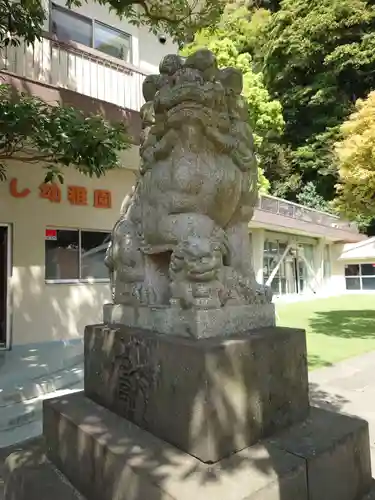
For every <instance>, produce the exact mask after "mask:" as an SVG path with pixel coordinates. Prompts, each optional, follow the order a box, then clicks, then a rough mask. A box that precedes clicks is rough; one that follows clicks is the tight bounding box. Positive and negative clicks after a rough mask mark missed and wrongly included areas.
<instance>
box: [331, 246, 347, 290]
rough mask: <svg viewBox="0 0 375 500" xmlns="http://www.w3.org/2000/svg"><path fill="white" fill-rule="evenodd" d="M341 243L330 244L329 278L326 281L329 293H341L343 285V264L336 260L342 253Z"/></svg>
mask: <svg viewBox="0 0 375 500" xmlns="http://www.w3.org/2000/svg"><path fill="white" fill-rule="evenodd" d="M342 249H343V245H342V244H341V243H336V244H333V245H331V279H330V280H329V281H328V282H327V283H326V290H327V292H329V293H337V294H339V293H343V292H345V290H346V286H345V264H344V263H343V262H342V261H340V260H338V259H339V257H340V255H341V253H342Z"/></svg>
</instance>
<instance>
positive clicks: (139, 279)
mask: <svg viewBox="0 0 375 500" xmlns="http://www.w3.org/2000/svg"><path fill="white" fill-rule="evenodd" d="M241 92H242V74H241V72H240V71H238V70H236V69H234V68H225V69H218V67H217V62H216V58H215V56H214V55H213V54H212V53H211V52H210V51H208V50H200V51H198V52H196V53H194V54H192V55H191V56H189V57H187V58H186V59H183V58H181V57H179V56H177V55H168V56H166V57H165V58H164V59H163V60H162V62H161V64H160V74H159V75H151V76H148V77H147V78H146V79H145V81H144V84H143V95H144V98H145V101H146V103H145V104H144V105H143V107H142V109H141V118H142V124H143V131H142V140H141V148H140V154H141V159H142V162H141V169H140V176H139V179H138V182H137V184H136V186H135V188H134V190H133V193H132V195H131V196H130V198H129V200H128V202H127V206H126V207H124V208H123V211H122V214H121V216H120V218H119V220H118V221H117V222H116V224H115V226H114V229H113V233H112V241H111V244H110V246H109V249H108V252H107V256H106V264H107V266H108V267H109V269H110V271H111V276H112V291H113V301H114V303H115V304H128V305H146V306H147V305H149V306H155V305H171V306H174V307H181V308H183V309H189V308H194V307H195V308H203V309H211V308H221V307H224V306H226V305H246V304H265V303H268V302H270V300H271V297H270V294H269V293H268V292H267V291H265V290H264V289H261V287H260V286H259V285H258V284H257V283H256V280H255V276H254V271H253V267H252V259H251V247H250V238H249V234H248V222H249V221H250V219H251V218H252V216H253V211H254V205H255V203H256V199H257V166H256V161H255V156H254V148H253V138H252V132H251V129H250V126H249V124H248V121H249V117H248V107H247V103H246V101H245V100H244V98H243V97H242V96H241Z"/></svg>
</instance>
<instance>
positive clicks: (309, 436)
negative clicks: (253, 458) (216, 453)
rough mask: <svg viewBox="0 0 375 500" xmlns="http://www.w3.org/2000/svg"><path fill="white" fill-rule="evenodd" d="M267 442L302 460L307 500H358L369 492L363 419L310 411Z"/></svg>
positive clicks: (365, 426) (366, 435)
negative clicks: (305, 417) (301, 420)
mask: <svg viewBox="0 0 375 500" xmlns="http://www.w3.org/2000/svg"><path fill="white" fill-rule="evenodd" d="M269 442H270V443H271V444H272V445H273V446H275V447H277V448H279V449H281V450H284V451H287V452H289V453H292V454H293V455H295V456H298V457H301V458H303V459H304V460H305V461H306V470H307V478H308V489H309V497H308V498H309V500H360V499H362V498H363V497H364V496H365V495H366V494H368V492H369V490H370V489H371V485H372V479H371V460H370V441H369V431H368V423H367V422H366V421H365V420H362V419H360V418H357V417H353V416H348V415H343V414H339V413H333V412H331V411H328V410H322V409H318V408H311V412H310V416H309V418H308V419H307V420H306V421H304V422H303V423H301V424H298V425H295V426H293V427H291V428H290V429H288V430H286V431H283V432H282V433H280V434H279V435H278V436H277V437H274V438H272V439H270V440H269ZM365 498H367V497H365ZM369 498H372V497H371V496H369Z"/></svg>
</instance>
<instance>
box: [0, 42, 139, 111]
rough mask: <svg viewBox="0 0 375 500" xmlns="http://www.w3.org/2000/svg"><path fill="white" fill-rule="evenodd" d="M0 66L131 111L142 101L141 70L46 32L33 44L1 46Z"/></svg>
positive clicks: (1, 68) (5, 69) (17, 73)
mask: <svg viewBox="0 0 375 500" xmlns="http://www.w3.org/2000/svg"><path fill="white" fill-rule="evenodd" d="M0 70H3V71H8V72H11V73H15V74H16V75H17V76H20V77H23V78H28V79H30V80H34V81H38V82H41V83H47V84H50V85H54V86H56V87H60V88H66V89H70V90H73V91H76V92H78V93H80V94H84V95H86V96H89V97H94V98H97V99H101V100H103V101H106V102H110V103H113V104H117V105H118V106H121V107H124V108H128V109H131V110H135V111H139V110H140V108H141V106H142V104H143V103H144V100H143V96H142V83H143V80H144V79H145V76H146V75H145V74H143V73H141V72H140V71H139V70H137V69H136V68H134V67H133V66H130V65H128V64H126V63H124V62H123V61H121V60H117V59H115V58H113V57H110V56H107V55H105V54H103V55H101V53H100V52H98V51H96V50H94V49H91V48H89V47H85V46H83V45H80V44H77V43H64V42H60V41H57V40H55V39H53V38H52V37H50V36H49V35H46V36H44V37H43V38H42V39H41V41H40V42H38V41H36V42H35V44H34V46H32V45H26V44H24V43H22V44H21V45H19V46H18V47H6V48H4V49H2V50H1V51H0Z"/></svg>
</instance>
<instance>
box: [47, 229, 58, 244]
mask: <svg viewBox="0 0 375 500" xmlns="http://www.w3.org/2000/svg"><path fill="white" fill-rule="evenodd" d="M46 240H50V241H56V240H57V229H46Z"/></svg>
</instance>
